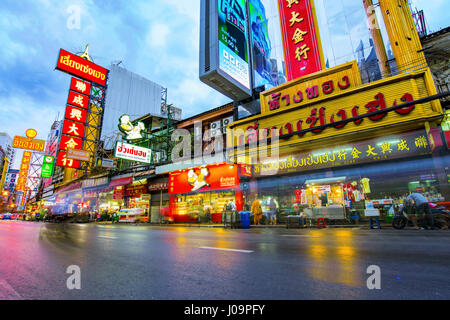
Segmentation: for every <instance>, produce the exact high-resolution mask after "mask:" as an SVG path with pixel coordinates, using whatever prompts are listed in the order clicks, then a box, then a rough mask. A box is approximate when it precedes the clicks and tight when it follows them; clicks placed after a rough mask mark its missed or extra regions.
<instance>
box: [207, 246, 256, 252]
mask: <svg viewBox="0 0 450 320" xmlns="http://www.w3.org/2000/svg"><path fill="white" fill-rule="evenodd" d="M200 249H208V250H222V251H233V252H243V253H251V252H253V250H240V249H228V248H216V247H200Z"/></svg>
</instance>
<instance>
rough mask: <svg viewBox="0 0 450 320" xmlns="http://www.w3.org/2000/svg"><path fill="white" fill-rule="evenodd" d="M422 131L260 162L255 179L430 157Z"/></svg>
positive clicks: (428, 144) (428, 145)
mask: <svg viewBox="0 0 450 320" xmlns="http://www.w3.org/2000/svg"><path fill="white" fill-rule="evenodd" d="M430 153H431V149H430V143H429V141H428V139H427V134H426V132H425V130H419V131H415V132H410V133H405V134H401V135H393V136H388V137H383V138H380V139H371V140H365V141H361V142H357V143H354V144H347V145H342V146H337V147H335V148H329V149H320V150H314V151H309V152H302V153H296V154H292V155H289V156H284V157H281V158H280V159H279V160H278V161H265V160H264V159H263V160H261V162H260V163H258V164H256V165H255V166H254V173H255V176H264V175H271V174H283V173H290V172H298V171H307V170H316V169H321V168H330V167H338V166H348V165H357V164H362V163H372V162H377V161H383V160H392V159H398V158H408V157H413V156H418V155H424V154H430Z"/></svg>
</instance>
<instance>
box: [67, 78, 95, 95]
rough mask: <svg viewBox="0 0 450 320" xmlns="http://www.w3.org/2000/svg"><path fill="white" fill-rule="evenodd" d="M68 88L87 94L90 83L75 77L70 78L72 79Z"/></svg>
mask: <svg viewBox="0 0 450 320" xmlns="http://www.w3.org/2000/svg"><path fill="white" fill-rule="evenodd" d="M70 90H72V91H76V92H79V93H82V94H84V95H87V96H88V95H89V94H90V92H91V84H90V83H89V82H85V81H82V80H79V79H77V78H72V80H71V81H70Z"/></svg>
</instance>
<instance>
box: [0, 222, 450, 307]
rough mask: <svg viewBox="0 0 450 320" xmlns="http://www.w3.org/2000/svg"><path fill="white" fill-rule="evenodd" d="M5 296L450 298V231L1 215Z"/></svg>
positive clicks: (0, 271) (0, 288)
mask: <svg viewBox="0 0 450 320" xmlns="http://www.w3.org/2000/svg"><path fill="white" fill-rule="evenodd" d="M70 265H77V266H79V267H80V270H81V290H76V289H75V290H69V289H68V288H67V285H66V280H67V278H68V277H69V276H70V274H67V273H66V269H67V268H68V267H69V266H70ZM371 265H376V266H379V267H380V270H381V289H380V290H376V289H374V290H369V289H368V288H367V285H366V281H367V278H368V277H369V276H370V274H367V268H368V267H369V266H371ZM0 299H246V300H254V299H256V300H258V299H277V300H278V299H450V231H448V230H436V231H431V230H430V231H427V230H417V231H416V230H401V231H397V230H364V229H354V228H352V229H321V230H317V229H307V230H295V229H294V230H293V229H289V230H287V229H269V228H267V229H250V230H224V229H223V228H186V227H159V226H155V227H151V226H132V225H100V224H93V223H91V224H50V223H45V224H44V223H36V222H22V221H0Z"/></svg>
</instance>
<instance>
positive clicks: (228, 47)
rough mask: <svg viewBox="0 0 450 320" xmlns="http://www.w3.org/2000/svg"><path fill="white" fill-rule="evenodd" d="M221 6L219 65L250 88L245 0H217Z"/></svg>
mask: <svg viewBox="0 0 450 320" xmlns="http://www.w3.org/2000/svg"><path fill="white" fill-rule="evenodd" d="M217 1H218V6H219V22H218V23H219V34H218V36H219V60H220V62H219V67H220V69H222V70H223V71H224V72H226V73H227V74H228V75H230V76H231V77H232V78H233V79H235V80H236V81H238V82H239V83H240V84H241V85H243V86H244V87H246V88H247V89H250V69H249V50H248V39H247V12H246V5H245V0H234V1H230V0H217Z"/></svg>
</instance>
